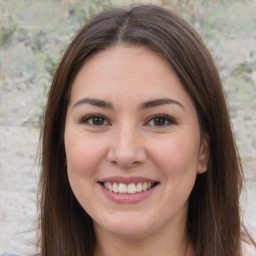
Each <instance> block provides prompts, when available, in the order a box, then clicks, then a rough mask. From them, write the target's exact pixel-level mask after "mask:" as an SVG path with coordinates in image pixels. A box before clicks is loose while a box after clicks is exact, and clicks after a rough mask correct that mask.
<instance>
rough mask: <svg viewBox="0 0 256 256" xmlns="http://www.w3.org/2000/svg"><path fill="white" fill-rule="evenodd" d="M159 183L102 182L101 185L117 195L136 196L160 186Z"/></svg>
mask: <svg viewBox="0 0 256 256" xmlns="http://www.w3.org/2000/svg"><path fill="white" fill-rule="evenodd" d="M158 184H159V183H158V182H138V183H130V184H124V183H116V182H101V185H102V186H103V187H104V188H106V189H107V190H109V191H111V192H113V193H116V194H136V193H141V192H145V191H147V190H150V189H152V188H153V187H154V186H156V185H158Z"/></svg>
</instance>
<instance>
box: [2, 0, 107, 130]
mask: <svg viewBox="0 0 256 256" xmlns="http://www.w3.org/2000/svg"><path fill="white" fill-rule="evenodd" d="M110 5H111V3H110V1H109V0H95V1H92V0H90V1H84V0H76V1H71V0H44V1H41V0H19V1H15V0H1V2H0V58H1V60H2V61H1V62H0V90H8V91H11V90H23V91H24V92H25V91H27V90H37V91H38V93H37V97H35V98H34V109H33V111H32V112H30V113H28V117H27V118H26V121H25V122H24V123H23V124H34V125H40V123H41V120H42V115H43V114H42V110H43V107H44V105H45V102H46V97H47V92H48V88H49V85H50V83H51V79H52V75H53V73H54V70H55V68H56V65H57V63H58V61H59V58H60V56H61V54H62V53H63V51H64V50H65V48H66V46H67V45H68V43H69V41H70V40H71V37H72V36H73V35H74V33H75V31H77V30H78V29H79V28H80V27H81V25H82V24H83V23H84V22H85V21H86V20H87V19H88V18H89V17H90V16H91V15H92V14H94V13H95V12H97V11H99V10H101V9H102V8H105V7H108V6H110Z"/></svg>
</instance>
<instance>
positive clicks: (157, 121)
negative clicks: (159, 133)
mask: <svg viewBox="0 0 256 256" xmlns="http://www.w3.org/2000/svg"><path fill="white" fill-rule="evenodd" d="M153 122H154V125H155V126H162V125H166V123H167V122H168V121H167V120H166V118H165V117H157V118H154V119H153Z"/></svg>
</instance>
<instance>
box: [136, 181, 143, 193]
mask: <svg viewBox="0 0 256 256" xmlns="http://www.w3.org/2000/svg"><path fill="white" fill-rule="evenodd" d="M141 191H142V184H141V183H138V184H137V192H141Z"/></svg>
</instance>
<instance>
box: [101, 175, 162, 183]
mask: <svg viewBox="0 0 256 256" xmlns="http://www.w3.org/2000/svg"><path fill="white" fill-rule="evenodd" d="M99 182H100V183H104V182H111V183H123V184H126V185H128V184H131V183H144V182H150V183H156V182H157V181H156V180H152V179H148V178H144V177H121V176H111V177H107V178H104V179H101V180H99Z"/></svg>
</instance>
